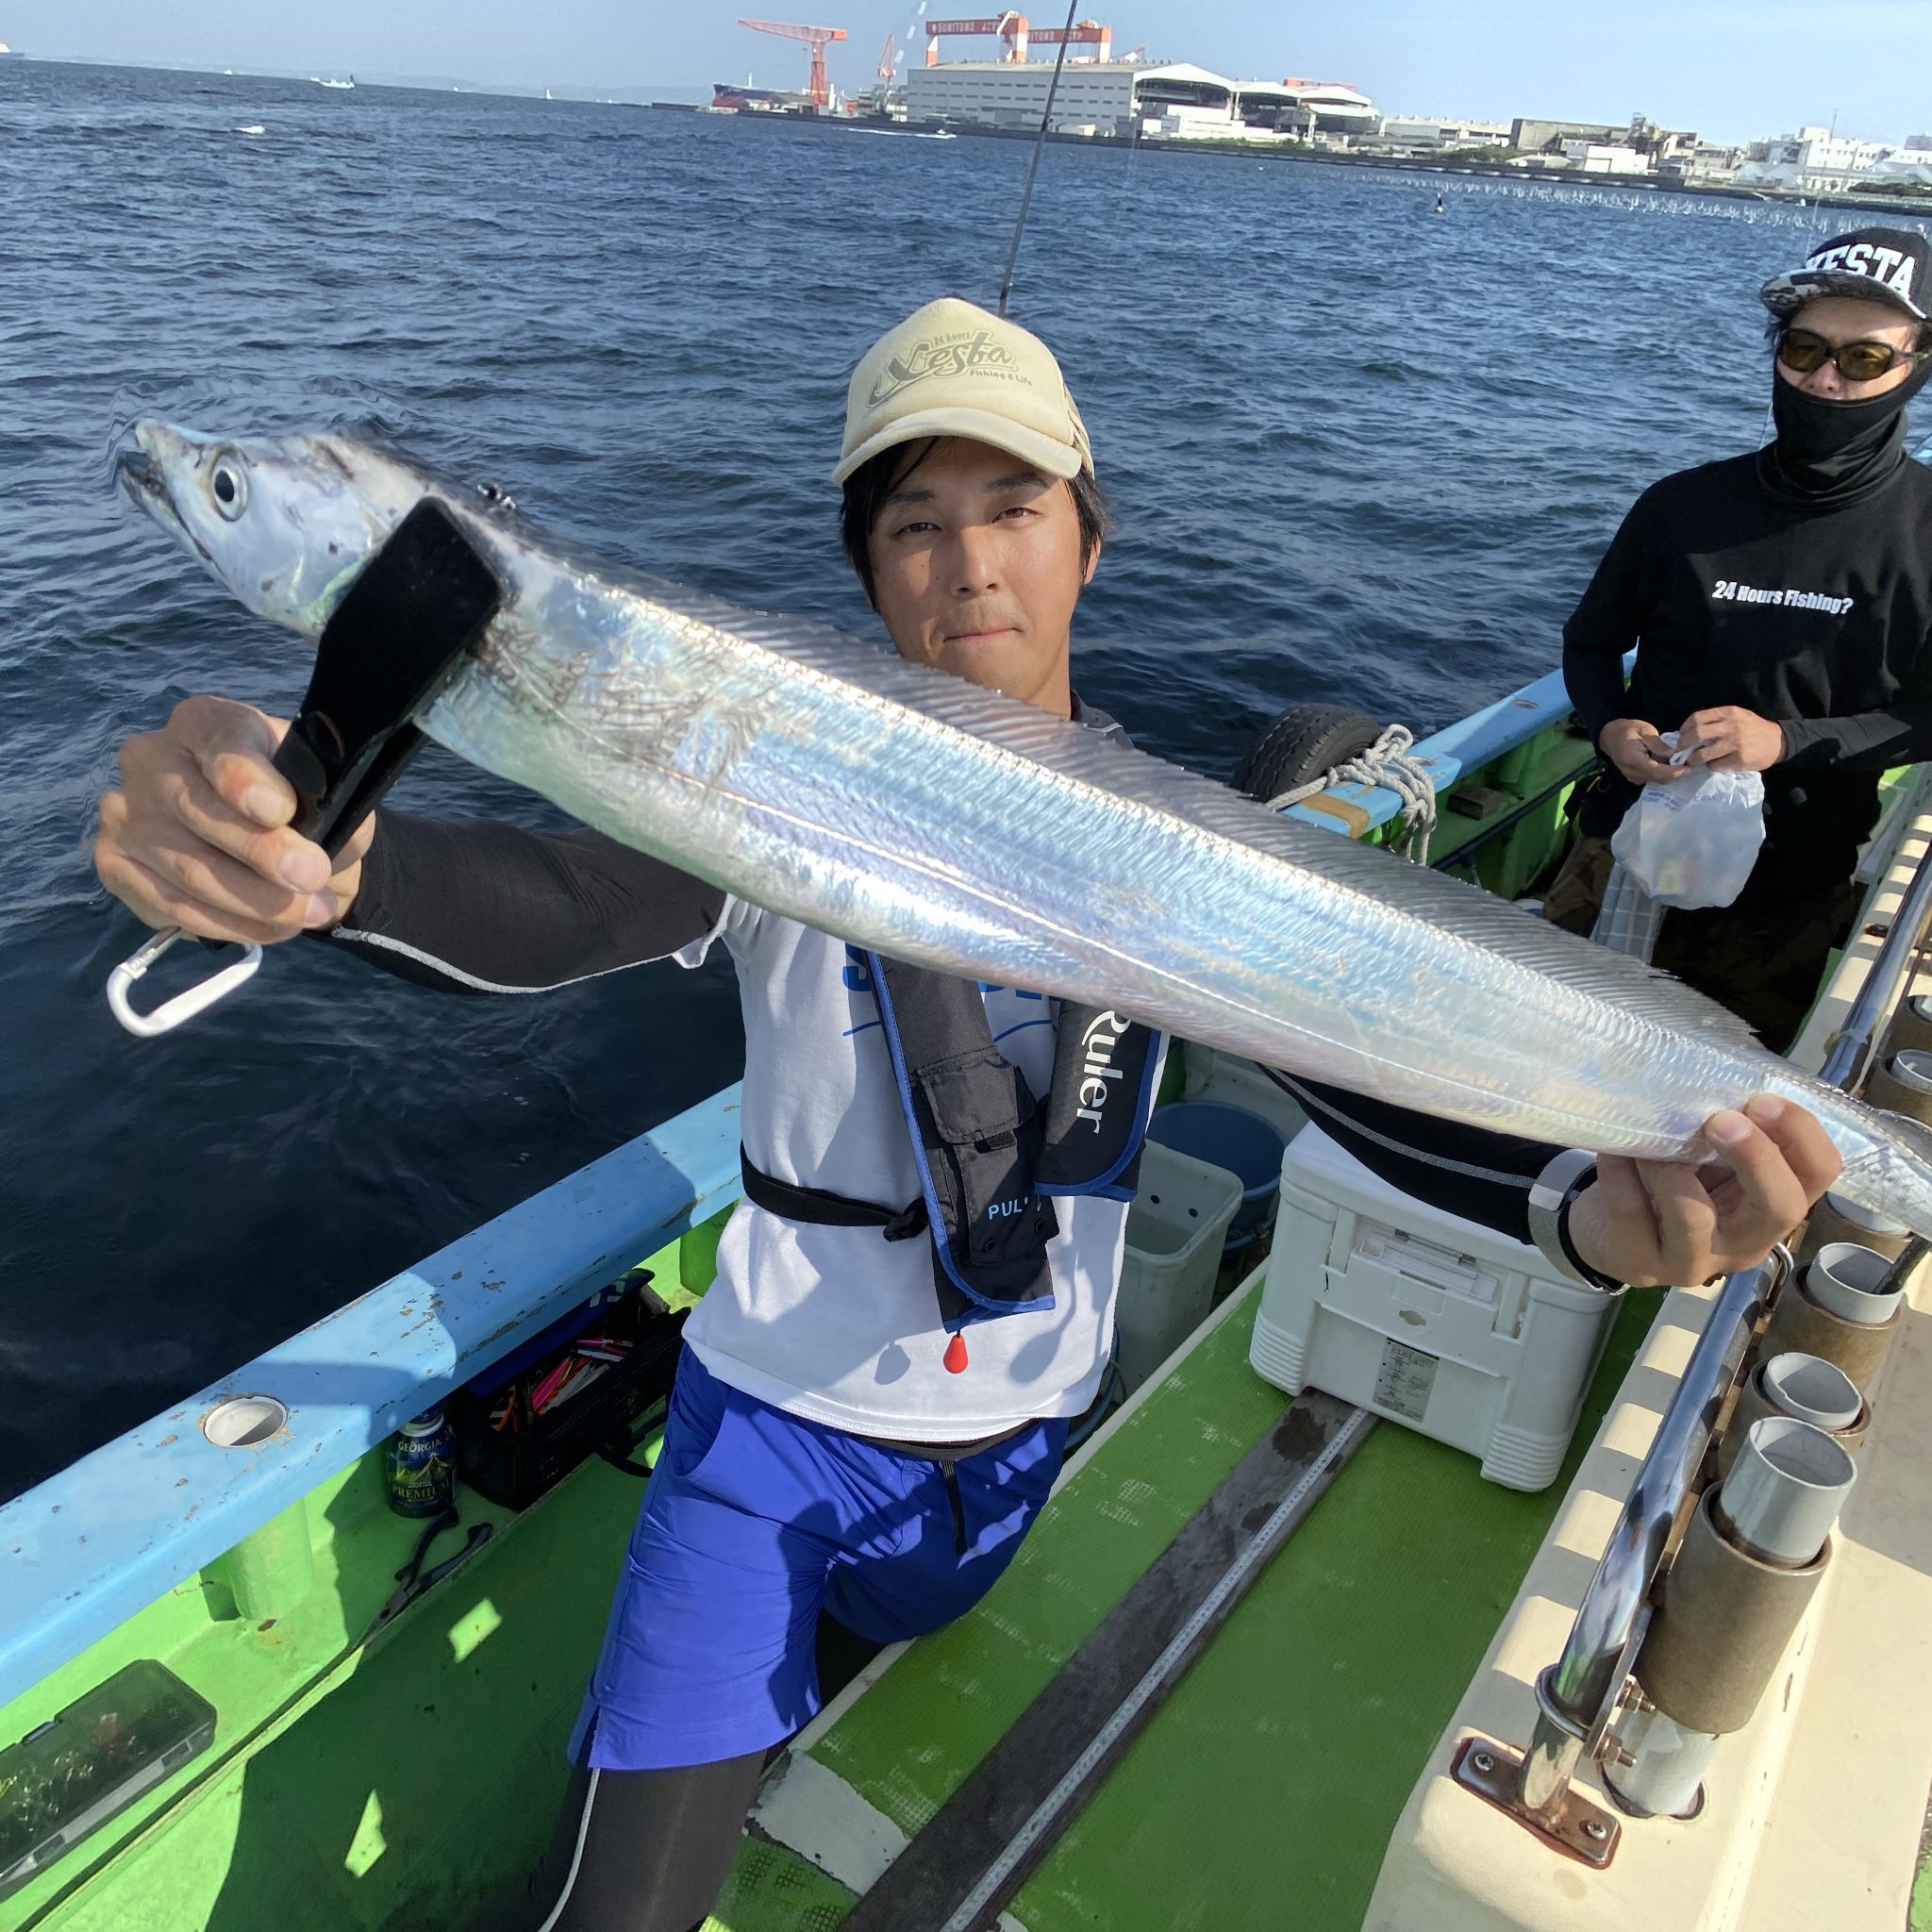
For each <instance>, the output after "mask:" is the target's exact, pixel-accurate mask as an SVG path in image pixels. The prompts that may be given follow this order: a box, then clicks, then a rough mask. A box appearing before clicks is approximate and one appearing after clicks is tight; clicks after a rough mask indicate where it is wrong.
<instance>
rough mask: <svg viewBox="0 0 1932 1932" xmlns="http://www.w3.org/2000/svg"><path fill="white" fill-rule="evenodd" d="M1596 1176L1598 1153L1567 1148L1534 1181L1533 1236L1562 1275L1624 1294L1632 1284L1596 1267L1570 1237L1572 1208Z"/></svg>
mask: <svg viewBox="0 0 1932 1932" xmlns="http://www.w3.org/2000/svg"><path fill="white" fill-rule="evenodd" d="M1595 1179H1596V1156H1595V1155H1593V1154H1588V1153H1586V1152H1585V1151H1584V1150H1583V1149H1582V1148H1580V1147H1566V1148H1565V1149H1564V1150H1563V1152H1562V1153H1560V1154H1558V1155H1557V1157H1556V1158H1554V1159H1553V1160H1552V1161H1551V1162H1550V1164H1549V1165H1548V1166H1547V1167H1545V1168H1544V1169H1543V1171H1542V1173H1541V1174H1538V1175H1537V1177H1536V1179H1535V1180H1534V1181H1533V1182H1531V1184H1530V1190H1529V1237H1530V1239H1531V1240H1532V1241H1535V1243H1536V1244H1537V1246H1538V1247H1539V1248H1540V1249H1541V1251H1542V1255H1543V1258H1544V1259H1545V1260H1546V1261H1548V1262H1549V1264H1550V1265H1551V1266H1552V1267H1553V1268H1555V1269H1556V1270H1557V1273H1558V1274H1564V1275H1567V1276H1568V1277H1569V1278H1570V1279H1571V1280H1572V1281H1574V1282H1578V1283H1580V1284H1581V1285H1582V1286H1583V1287H1585V1288H1593V1289H1595V1290H1596V1291H1598V1292H1599V1293H1601V1294H1622V1293H1623V1292H1624V1289H1625V1288H1627V1287H1628V1286H1629V1284H1628V1283H1627V1282H1624V1281H1618V1280H1616V1279H1615V1278H1613V1277H1612V1276H1610V1275H1608V1274H1604V1273H1603V1271H1602V1270H1601V1269H1597V1268H1592V1267H1591V1265H1590V1263H1589V1262H1588V1261H1586V1260H1585V1259H1584V1258H1583V1257H1582V1256H1581V1255H1579V1254H1578V1253H1577V1252H1576V1243H1575V1242H1574V1241H1572V1240H1571V1238H1570V1209H1571V1208H1572V1207H1573V1206H1574V1204H1575V1202H1576V1199H1577V1197H1578V1195H1580V1194H1581V1193H1583V1191H1585V1190H1586V1189H1587V1188H1589V1187H1590V1186H1591V1183H1592V1182H1593V1181H1594V1180H1595Z"/></svg>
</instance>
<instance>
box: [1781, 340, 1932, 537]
mask: <svg viewBox="0 0 1932 1932" xmlns="http://www.w3.org/2000/svg"><path fill="white" fill-rule="evenodd" d="M1928 380H1932V362H1921V363H1920V364H1919V366H1918V367H1917V368H1916V369H1914V370H1913V371H1912V373H1911V374H1910V375H1908V376H1907V378H1906V379H1905V381H1903V382H1902V383H1900V384H1899V386H1898V387H1897V388H1896V389H1893V390H1887V391H1886V392H1885V393H1884V394H1883V395H1882V396H1873V397H1871V398H1870V399H1869V400H1867V401H1865V402H1858V403H1838V402H1831V401H1828V400H1827V399H1826V398H1825V397H1824V396H1815V395H1811V394H1808V393H1807V391H1804V390H1801V389H1800V388H1798V386H1797V385H1796V384H1795V383H1791V382H1787V381H1786V380H1785V378H1784V377H1783V376H1782V375H1779V374H1778V372H1777V370H1776V369H1775V368H1774V369H1773V370H1772V373H1771V419H1772V422H1773V423H1774V425H1776V428H1777V440H1776V441H1774V442H1771V443H1768V444H1767V445H1766V446H1765V447H1764V448H1763V449H1761V450H1759V451H1758V453H1757V474H1758V477H1759V480H1760V481H1761V482H1762V483H1763V485H1764V487H1765V489H1766V490H1768V491H1770V492H1771V494H1772V495H1774V496H1775V497H1777V498H1778V499H1779V500H1780V501H1781V502H1785V503H1801V504H1804V505H1806V506H1807V508H1833V509H1835V508H1840V507H1841V506H1843V505H1845V504H1848V503H1857V502H1859V501H1861V500H1862V499H1863V498H1865V497H1867V496H1870V495H1871V494H1872V493H1873V492H1874V491H1876V490H1880V489H1882V488H1883V487H1884V486H1885V484H1886V482H1887V480H1888V479H1889V478H1890V475H1891V474H1892V472H1893V471H1895V470H1896V469H1897V468H1898V466H1899V464H1900V463H1902V462H1903V461H1904V460H1905V455H1906V417H1905V409H1906V405H1907V403H1908V402H1910V401H1911V399H1912V398H1913V397H1914V396H1915V395H1917V394H1918V392H1919V391H1921V390H1922V389H1924V386H1925V384H1926V382H1927V381H1928Z"/></svg>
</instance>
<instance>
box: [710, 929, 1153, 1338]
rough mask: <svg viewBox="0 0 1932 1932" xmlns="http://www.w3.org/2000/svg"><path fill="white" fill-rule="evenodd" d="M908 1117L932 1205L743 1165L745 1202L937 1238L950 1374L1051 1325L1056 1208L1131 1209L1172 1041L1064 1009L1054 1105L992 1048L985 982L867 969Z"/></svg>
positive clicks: (876, 965) (922, 1185)
mask: <svg viewBox="0 0 1932 1932" xmlns="http://www.w3.org/2000/svg"><path fill="white" fill-rule="evenodd" d="M865 958H866V963H867V965H868V967H869V968H870V971H871V977H872V988H873V995H874V999H875V1000H876V1001H877V1003H878V1009H879V1020H880V1023H881V1025H882V1027H883V1030H884V1033H885V1037H886V1043H887V1049H888V1052H889V1053H890V1055H891V1063H892V1073H893V1077H894V1080H895V1083H896V1085H897V1087H898V1091H899V1105H900V1108H901V1110H902V1112H903V1113H904V1115H905V1117H906V1125H907V1131H908V1134H909V1135H910V1137H911V1141H912V1152H913V1158H914V1160H915V1162H916V1164H917V1166H918V1170H919V1198H918V1199H917V1200H915V1201H912V1202H910V1203H908V1205H907V1206H905V1207H903V1208H884V1207H880V1206H878V1205H876V1204H875V1203H873V1202H868V1201H858V1200H854V1199H852V1198H850V1197H849V1196H846V1195H842V1194H835V1193H831V1192H828V1191H825V1190H824V1189H820V1188H808V1187H802V1186H799V1185H797V1184H796V1183H793V1182H790V1181H780V1180H777V1179H775V1178H774V1177H773V1176H772V1175H770V1174H764V1173H762V1172H761V1171H760V1170H759V1169H758V1168H756V1167H754V1166H753V1164H752V1162H751V1159H750V1157H749V1156H747V1155H744V1154H743V1152H742V1150H741V1156H740V1158H741V1163H742V1167H743V1171H744V1191H745V1195H746V1198H747V1199H749V1200H750V1201H751V1202H752V1203H753V1204H754V1205H755V1206H757V1207H759V1208H765V1209H767V1210H768V1211H770V1212H772V1213H774V1214H779V1215H784V1216H786V1217H787V1218H788V1219H791V1220H794V1221H804V1222H813V1223H818V1224H822V1225H830V1226H835V1227H876V1228H878V1229H879V1231H880V1232H881V1234H882V1235H883V1236H884V1238H885V1239H886V1240H887V1241H908V1240H911V1239H913V1238H914V1237H916V1236H918V1235H921V1234H924V1235H926V1236H927V1237H928V1240H929V1245H930V1248H931V1251H932V1267H933V1287H934V1290H935V1292H936V1293H937V1295H938V1297H939V1306H940V1315H941V1320H942V1321H943V1323H944V1324H945V1326H946V1328H947V1329H948V1330H949V1331H950V1332H951V1334H952V1336H953V1338H954V1339H953V1341H952V1343H951V1345H950V1346H949V1347H948V1348H947V1351H946V1358H945V1359H946V1366H947V1367H948V1368H949V1369H954V1370H958V1369H961V1368H964V1367H965V1365H966V1352H965V1344H964V1342H963V1341H961V1340H960V1339H959V1338H960V1331H961V1330H962V1329H964V1328H966V1327H968V1326H970V1325H971V1324H974V1323H975V1322H985V1321H992V1320H996V1319H998V1318H999V1317H1001V1316H1004V1315H1023V1314H1031V1313H1036V1312H1040V1311H1042V1310H1047V1309H1051V1308H1052V1307H1053V1306H1054V1295H1053V1278H1052V1274H1051V1273H1050V1271H1049V1270H1048V1267H1047V1259H1046V1245H1047V1243H1048V1242H1049V1241H1051V1240H1052V1239H1053V1238H1054V1236H1055V1235H1057V1234H1058V1232H1059V1217H1058V1214H1057V1213H1056V1211H1055V1208H1054V1201H1055V1199H1056V1198H1057V1197H1060V1196H1072V1195H1078V1194H1098V1195H1100V1196H1101V1197H1102V1198H1103V1199H1106V1200H1112V1201H1130V1200H1132V1199H1133V1196H1134V1187H1135V1181H1136V1177H1137V1175H1138V1173H1139V1169H1140V1164H1141V1146H1142V1144H1143V1143H1144V1142H1145V1140H1146V1137H1147V1118H1148V1115H1149V1113H1150V1112H1151V1111H1152V1108H1153V1102H1154V1091H1153V1090H1154V1073H1155V1068H1156V1066H1157V1065H1158V1058H1159V1054H1158V1048H1159V1044H1160V1036H1159V1035H1158V1033H1157V1032H1155V1031H1154V1030H1153V1029H1152V1028H1151V1027H1148V1026H1143V1025H1141V1024H1139V1023H1138V1022H1136V1021H1131V1020H1128V1019H1126V1018H1124V1016H1123V1015H1121V1014H1119V1013H1116V1012H1114V1011H1112V1010H1111V1009H1110V1008H1092V1007H1080V1006H1075V1005H1073V1004H1071V1003H1064V1004H1062V1006H1061V1008H1060V1014H1059V1031H1058V1043H1057V1045H1056V1047H1055V1051H1054V1067H1053V1079H1052V1083H1051V1085H1050V1087H1049V1088H1048V1091H1047V1094H1046V1097H1045V1100H1044V1102H1043V1104H1042V1103H1041V1102H1037V1101H1036V1100H1035V1099H1034V1096H1033V1093H1032V1091H1031V1090H1030V1089H1029V1088H1028V1086H1027V1084H1026V1081H1025V1078H1024V1075H1023V1074H1021V1072H1020V1070H1019V1069H1018V1068H1017V1067H1015V1066H1014V1065H1013V1064H1012V1063H1011V1062H1010V1061H1009V1060H1008V1059H1007V1058H1006V1057H1005V1056H1004V1055H1003V1054H1002V1053H1001V1052H1000V1051H999V1049H998V1048H997V1047H996V1046H995V1045H994V1044H993V1041H992V1029H991V1026H990V1025H989V1024H988V1023H987V1017H986V1002H985V1000H984V999H983V998H982V996H981V993H980V990H979V988H978V987H977V985H975V984H974V982H973V981H971V980H965V979H957V978H955V977H953V975H952V974H945V973H936V972H933V971H931V970H929V969H927V968H925V967H920V966H908V965H906V964H904V963H903V962H901V961H899V960H896V959H887V958H883V957H882V956H881V955H879V954H877V953H868V954H867V955H866V956H865Z"/></svg>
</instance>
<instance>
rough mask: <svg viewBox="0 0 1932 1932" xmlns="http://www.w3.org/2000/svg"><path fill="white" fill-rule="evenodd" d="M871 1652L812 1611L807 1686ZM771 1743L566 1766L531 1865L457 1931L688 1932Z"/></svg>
mask: <svg viewBox="0 0 1932 1932" xmlns="http://www.w3.org/2000/svg"><path fill="white" fill-rule="evenodd" d="M878 1653H879V1646H878V1645H877V1644H876V1643H874V1642H873V1641H871V1640H870V1639H868V1638H864V1637H860V1636H858V1634H857V1633H856V1632H854V1631H851V1630H848V1629H846V1627H845V1626H844V1625H843V1624H841V1623H840V1622H839V1620H838V1619H837V1618H836V1617H834V1616H832V1615H830V1614H829V1613H826V1614H823V1615H821V1616H820V1618H819V1621H818V1627H817V1629H816V1630H815V1632H814V1633H813V1642H812V1661H813V1664H814V1666H815V1667H816V1669H817V1672H818V1680H819V1694H820V1695H821V1696H822V1697H824V1698H826V1699H828V1700H829V1699H830V1698H832V1697H834V1696H836V1695H837V1694H838V1693H839V1692H840V1691H842V1690H843V1689H844V1688H845V1686H846V1685H847V1684H849V1683H850V1682H851V1681H852V1680H853V1678H854V1677H856V1676H857V1675H858V1674H859V1672H860V1671H861V1670H863V1669H864V1668H865V1666H866V1665H867V1664H868V1663H869V1662H870V1661H871V1660H872V1659H873V1658H874V1657H876V1656H877V1655H878ZM782 1748H783V1745H782V1744H774V1745H773V1746H772V1748H771V1749H770V1750H769V1751H753V1752H751V1753H749V1754H748V1755H746V1756H745V1757H726V1758H724V1759H721V1760H720V1761H719V1762H718V1763H716V1764H692V1765H683V1766H680V1767H679V1768H678V1769H676V1770H675V1771H588V1770H585V1769H583V1768H581V1767H579V1768H578V1769H576V1770H574V1771H573V1772H572V1773H571V1774H570V1786H569V1789H568V1790H566V1791H565V1792H564V1796H563V1806H562V1808H561V1809H560V1810H559V1811H558V1819H557V1828H556V1830H555V1831H554V1832H552V1833H551V1836H550V1845H549V1849H548V1850H547V1851H545V1852H544V1854H543V1857H541V1860H539V1862H538V1865H537V1869H536V1870H535V1871H534V1872H533V1873H531V1874H530V1875H529V1877H528V1878H527V1879H525V1881H524V1883H523V1884H521V1885H519V1886H515V1887H513V1888H512V1889H511V1890H509V1891H508V1892H506V1893H504V1894H502V1895H500V1896H499V1897H498V1898H496V1899H495V1900H494V1901H493V1902H492V1903H491V1907H490V1908H489V1910H487V1911H486V1912H484V1913H483V1915H482V1916H481V1917H480V1918H476V1919H473V1920H471V1921H470V1923H469V1924H468V1925H467V1926H466V1927H465V1928H464V1932H697V1928H698V1927H699V1926H700V1925H702V1924H704V1922H705V1915H706V1914H707V1913H708V1911H709V1910H710V1909H711V1907H712V1906H713V1905H714V1904H715V1903H716V1902H717V1897H718V1893H719V1892H720V1891H721V1890H723V1889H724V1880H725V1879H726V1878H727V1877H728V1876H729V1875H730V1872H731V1861H732V1859H733V1858H734V1857H736V1856H737V1854H738V1840H739V1834H740V1833H741V1831H742V1829H743V1827H744V1819H745V1814H746V1812H748V1811H749V1810H750V1809H751V1806H752V1800H753V1799H754V1798H755V1797H757V1795H758V1774H759V1773H760V1772H762V1771H763V1770H764V1768H765V1766H766V1765H767V1764H768V1763H770V1762H771V1760H772V1759H773V1758H774V1757H776V1756H777V1755H778V1753H779V1751H780V1750H781V1749H782Z"/></svg>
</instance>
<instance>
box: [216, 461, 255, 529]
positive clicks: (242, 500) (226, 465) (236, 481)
mask: <svg viewBox="0 0 1932 1932" xmlns="http://www.w3.org/2000/svg"><path fill="white" fill-rule="evenodd" d="M208 490H209V491H210V492H211V493H212V494H213V496H214V500H215V509H216V511H217V513H218V514H220V515H222V516H224V517H225V518H227V520H228V521H229V522H230V523H231V524H232V523H233V522H235V520H236V519H237V518H238V517H240V516H241V514H242V511H243V510H244V509H246V508H248V473H247V471H245V470H244V469H243V468H242V460H241V458H239V457H237V456H235V455H234V454H233V453H232V452H231V451H227V450H224V451H221V452H220V453H219V454H218V455H217V456H216V457H215V459H214V461H213V463H212V464H210V465H209V468H208Z"/></svg>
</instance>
